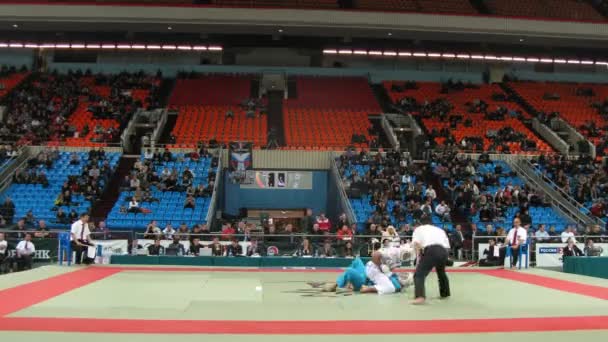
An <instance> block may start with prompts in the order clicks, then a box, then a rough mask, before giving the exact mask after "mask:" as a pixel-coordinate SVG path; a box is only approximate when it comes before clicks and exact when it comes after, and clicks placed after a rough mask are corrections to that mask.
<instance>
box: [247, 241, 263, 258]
mask: <svg viewBox="0 0 608 342" xmlns="http://www.w3.org/2000/svg"><path fill="white" fill-rule="evenodd" d="M265 252H266V251H265V249H264V245H263V244H262V243H261V242H259V241H258V240H257V239H252V240H251V244H250V245H249V246H248V247H247V253H246V254H247V256H249V257H250V256H264V255H265V254H266V253H265Z"/></svg>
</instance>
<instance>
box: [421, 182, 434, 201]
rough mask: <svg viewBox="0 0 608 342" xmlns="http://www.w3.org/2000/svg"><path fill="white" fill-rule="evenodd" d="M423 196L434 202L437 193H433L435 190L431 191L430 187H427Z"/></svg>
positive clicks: (431, 187)
mask: <svg viewBox="0 0 608 342" xmlns="http://www.w3.org/2000/svg"><path fill="white" fill-rule="evenodd" d="M424 196H426V197H430V198H431V199H432V200H433V201H434V200H435V198H437V192H436V191H435V189H433V186H432V185H429V187H428V188H427V189H426V191H425V192H424Z"/></svg>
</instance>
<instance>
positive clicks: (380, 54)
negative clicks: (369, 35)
mask: <svg viewBox="0 0 608 342" xmlns="http://www.w3.org/2000/svg"><path fill="white" fill-rule="evenodd" d="M368 54H369V55H370V56H382V51H370V52H368Z"/></svg>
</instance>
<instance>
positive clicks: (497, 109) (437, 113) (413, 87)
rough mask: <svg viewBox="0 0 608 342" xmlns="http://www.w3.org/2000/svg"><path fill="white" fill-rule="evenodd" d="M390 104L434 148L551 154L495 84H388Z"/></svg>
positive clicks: (547, 146)
mask: <svg viewBox="0 0 608 342" xmlns="http://www.w3.org/2000/svg"><path fill="white" fill-rule="evenodd" d="M383 85H384V88H385V90H386V91H387V93H388V95H389V97H390V98H391V100H392V101H393V102H394V103H395V104H396V106H397V107H399V108H400V109H401V110H402V111H403V112H404V113H411V114H413V115H414V116H415V117H416V118H417V119H418V120H419V122H420V123H421V126H422V127H424V128H425V129H426V132H427V135H429V136H430V137H431V138H432V139H433V141H434V143H435V144H437V145H439V146H446V147H450V148H457V149H459V150H461V151H463V152H469V151H473V152H481V151H499V152H501V153H515V154H538V153H539V152H540V153H549V152H553V149H552V148H551V147H550V146H549V145H548V144H547V143H546V142H545V141H543V140H542V139H540V138H539V137H538V136H537V135H536V134H535V133H534V132H532V130H530V129H529V128H528V127H527V126H526V125H524V123H523V122H522V121H521V120H522V119H530V116H529V115H528V114H527V113H526V112H525V111H524V110H523V109H522V108H521V107H520V106H519V105H518V104H517V103H515V102H514V101H512V99H510V98H509V96H508V95H507V94H506V93H505V92H504V91H503V90H502V89H501V88H500V86H498V85H496V84H491V85H476V84H471V83H466V84H465V83H463V82H458V81H452V80H449V81H448V82H445V83H435V82H412V81H384V82H383Z"/></svg>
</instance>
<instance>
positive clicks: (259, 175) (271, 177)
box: [241, 170, 313, 190]
mask: <svg viewBox="0 0 608 342" xmlns="http://www.w3.org/2000/svg"><path fill="white" fill-rule="evenodd" d="M312 177H313V174H312V172H310V171H261V170H260V171H247V178H248V179H249V180H250V181H249V182H245V183H244V184H241V189H273V190H281V189H288V190H311V189H312Z"/></svg>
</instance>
